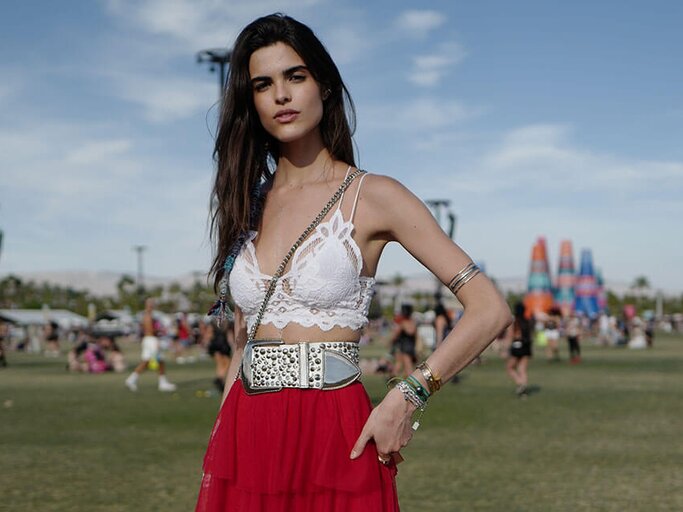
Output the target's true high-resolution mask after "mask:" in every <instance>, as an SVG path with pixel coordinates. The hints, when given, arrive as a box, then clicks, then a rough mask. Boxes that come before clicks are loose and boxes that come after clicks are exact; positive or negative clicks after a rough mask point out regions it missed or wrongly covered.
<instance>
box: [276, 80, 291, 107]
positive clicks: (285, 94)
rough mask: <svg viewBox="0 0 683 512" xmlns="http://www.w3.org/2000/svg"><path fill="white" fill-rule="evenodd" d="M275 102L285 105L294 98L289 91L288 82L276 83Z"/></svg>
mask: <svg viewBox="0 0 683 512" xmlns="http://www.w3.org/2000/svg"><path fill="white" fill-rule="evenodd" d="M274 89H275V103H277V104H278V105H284V104H285V103H289V102H290V101H291V100H292V95H291V94H290V92H289V88H288V87H287V84H286V82H283V81H278V82H277V83H276V84H275V88H274Z"/></svg>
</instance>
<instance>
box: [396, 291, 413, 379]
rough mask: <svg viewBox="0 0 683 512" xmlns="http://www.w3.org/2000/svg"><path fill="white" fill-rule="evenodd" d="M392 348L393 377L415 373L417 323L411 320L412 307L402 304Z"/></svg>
mask: <svg viewBox="0 0 683 512" xmlns="http://www.w3.org/2000/svg"><path fill="white" fill-rule="evenodd" d="M392 345H393V347H394V359H395V361H396V364H395V365H394V376H396V377H406V376H407V375H410V374H411V373H413V371H415V361H416V360H417V354H416V352H415V347H416V345H417V323H416V322H415V320H413V306H412V305H410V304H403V305H402V306H401V315H400V316H399V317H398V318H397V319H396V325H395V326H394V335H393V339H392Z"/></svg>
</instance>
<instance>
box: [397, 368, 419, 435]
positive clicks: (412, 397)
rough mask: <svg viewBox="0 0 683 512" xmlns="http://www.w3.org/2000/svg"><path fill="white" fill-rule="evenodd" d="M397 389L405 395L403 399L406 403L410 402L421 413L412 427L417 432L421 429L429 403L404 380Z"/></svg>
mask: <svg viewBox="0 0 683 512" xmlns="http://www.w3.org/2000/svg"><path fill="white" fill-rule="evenodd" d="M396 388H398V389H399V390H400V391H401V393H403V399H404V400H405V401H406V402H410V403H411V404H413V405H414V406H415V407H417V408H418V409H419V411H420V414H419V415H418V417H417V419H416V420H415V422H414V423H413V425H412V427H411V428H412V429H413V431H416V430H417V429H418V428H420V420H421V419H422V415H423V414H424V412H425V409H426V408H427V402H425V401H423V400H421V399H420V397H419V396H417V393H416V392H415V391H413V389H412V388H411V387H410V385H409V384H408V383H407V382H406V381H405V380H402V381H401V382H399V383H398V384H396Z"/></svg>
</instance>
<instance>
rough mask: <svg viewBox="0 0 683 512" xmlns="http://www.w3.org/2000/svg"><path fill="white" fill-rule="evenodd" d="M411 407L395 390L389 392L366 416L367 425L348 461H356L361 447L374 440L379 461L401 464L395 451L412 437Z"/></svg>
mask: <svg viewBox="0 0 683 512" xmlns="http://www.w3.org/2000/svg"><path fill="white" fill-rule="evenodd" d="M414 411H415V406H414V405H412V404H411V403H410V402H408V401H406V400H405V399H404V398H403V394H402V393H401V392H400V391H399V390H398V389H392V390H391V391H389V393H387V396H385V397H384V400H382V402H381V403H380V404H379V405H378V406H377V407H375V408H374V409H373V410H372V412H371V413H370V417H369V418H368V421H366V422H365V426H364V427H363V430H362V431H361V433H360V436H358V440H357V441H356V444H355V445H354V446H353V450H351V458H352V459H355V458H357V457H360V455H361V454H362V453H363V450H364V449H365V445H366V444H367V443H368V441H369V440H370V439H374V441H375V446H376V447H377V453H378V454H379V457H380V460H381V461H382V460H383V459H384V460H389V458H390V457H391V458H393V459H394V461H395V462H400V461H401V460H403V459H402V458H401V456H400V455H399V454H398V451H399V450H400V449H401V448H403V447H404V446H406V445H407V444H408V441H410V439H411V438H412V437H413V429H412V421H411V417H412V415H413V412H414Z"/></svg>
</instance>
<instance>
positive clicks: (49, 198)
mask: <svg viewBox="0 0 683 512" xmlns="http://www.w3.org/2000/svg"><path fill="white" fill-rule="evenodd" d="M103 131H106V130H103V129H102V128H101V127H98V126H94V125H87V124H69V123H65V122H60V123H55V122H50V121H49V120H41V122H40V123H35V122H31V123H28V122H26V124H25V125H23V126H16V127H15V128H14V129H13V130H12V131H11V132H2V131H0V153H1V154H2V173H3V179H2V185H1V187H0V204H2V206H3V209H2V214H3V215H2V216H3V221H2V224H3V226H2V227H3V229H4V231H5V235H6V243H5V250H4V254H3V260H4V262H5V267H6V268H9V269H10V270H11V269H16V270H27V269H39V268H40V269H51V268H61V269H64V268H91V269H93V268H94V269H97V268H106V269H121V268H126V267H132V262H133V258H132V257H131V256H130V245H132V244H133V243H145V244H148V245H149V246H150V262H151V261H152V258H154V266H155V268H156V271H157V272H158V273H161V274H171V275H172V274H178V273H181V272H185V271H187V269H192V268H206V267H207V264H208V257H209V249H208V246H207V244H206V236H205V235H206V231H205V225H206V218H207V212H208V209H207V206H208V196H209V190H210V183H209V180H210V178H211V167H210V163H209V161H208V160H209V159H208V157H207V166H206V168H205V169H200V168H198V167H199V166H197V165H194V166H193V165H192V164H189V165H188V163H187V162H177V161H176V160H175V158H174V155H173V154H169V155H163V154H156V155H147V154H144V153H141V152H140V149H141V148H145V147H148V146H149V144H148V141H145V140H144V139H142V140H141V139H137V138H136V139H135V145H134V144H133V143H132V142H131V140H129V139H126V138H121V137H107V136H106V135H104V134H102V135H99V132H103ZM152 253H153V254H154V255H153V256H152ZM170 254H173V255H174V256H173V257H169V255H170ZM129 260H130V263H131V264H130V265H128V263H127V262H128V261H129ZM150 268H151V267H150Z"/></svg>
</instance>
